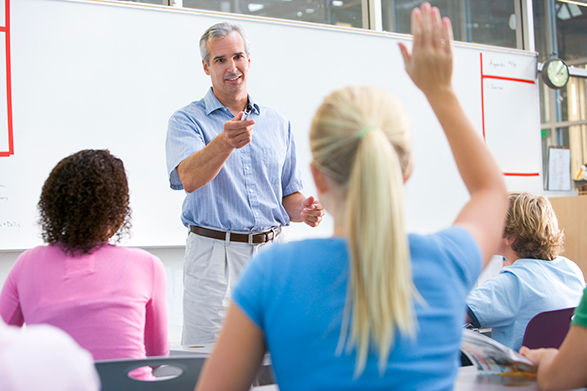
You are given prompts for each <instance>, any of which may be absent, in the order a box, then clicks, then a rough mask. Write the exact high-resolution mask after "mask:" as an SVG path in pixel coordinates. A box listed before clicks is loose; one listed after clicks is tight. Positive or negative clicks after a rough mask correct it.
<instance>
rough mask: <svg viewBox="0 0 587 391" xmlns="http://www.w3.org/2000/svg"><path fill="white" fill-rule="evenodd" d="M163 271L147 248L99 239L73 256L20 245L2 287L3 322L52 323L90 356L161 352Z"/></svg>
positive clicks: (164, 341)
mask: <svg viewBox="0 0 587 391" xmlns="http://www.w3.org/2000/svg"><path fill="white" fill-rule="evenodd" d="M165 295H166V280H165V270H164V268H163V264H162V263H161V261H160V260H159V259H158V258H157V257H155V256H153V255H151V254H150V253H148V252H146V251H144V250H140V249H131V248H124V247H117V246H112V245H106V246H104V247H102V248H100V249H99V250H97V251H95V252H94V253H92V254H90V255H85V256H82V257H76V258H73V257H71V256H69V255H66V254H65V253H64V252H63V251H62V250H61V249H60V248H59V246H55V245H52V246H40V247H36V248H33V249H31V250H28V251H25V252H24V253H23V254H22V255H21V256H20V257H19V258H18V259H17V261H16V263H15V265H14V267H13V268H12V270H11V271H10V274H9V275H8V278H7V280H6V282H5V284H4V287H3V288H2V294H1V295H0V315H1V316H2V318H4V321H5V322H6V323H8V324H10V325H17V326H22V324H23V323H26V324H29V325H32V324H40V323H46V324H50V325H53V326H56V327H58V328H60V329H62V330H64V331H66V332H67V333H68V334H69V335H71V336H72V337H73V339H75V341H76V342H77V343H78V344H79V345H81V346H82V347H83V348H85V349H87V350H89V351H90V353H92V355H93V357H94V360H105V359H114V358H142V357H145V356H164V355H168V354H169V340H168V336H167V307H166V299H165Z"/></svg>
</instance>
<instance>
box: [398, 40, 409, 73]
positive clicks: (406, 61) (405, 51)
mask: <svg viewBox="0 0 587 391" xmlns="http://www.w3.org/2000/svg"><path fill="white" fill-rule="evenodd" d="M397 45H398V46H399V50H400V52H401V54H402V57H403V58H404V66H405V67H407V66H408V64H409V63H410V60H411V59H412V55H411V54H410V52H409V51H408V48H407V47H406V45H404V44H403V43H401V42H398V44H397Z"/></svg>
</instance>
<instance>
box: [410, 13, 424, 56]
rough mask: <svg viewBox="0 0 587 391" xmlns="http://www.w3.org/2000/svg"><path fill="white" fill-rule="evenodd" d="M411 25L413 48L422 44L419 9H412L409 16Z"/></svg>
mask: <svg viewBox="0 0 587 391" xmlns="http://www.w3.org/2000/svg"><path fill="white" fill-rule="evenodd" d="M410 23H411V25H412V36H413V37H414V47H416V46H420V45H421V44H422V39H423V34H422V12H421V11H420V9H419V8H414V9H413V10H412V16H411V22H410Z"/></svg>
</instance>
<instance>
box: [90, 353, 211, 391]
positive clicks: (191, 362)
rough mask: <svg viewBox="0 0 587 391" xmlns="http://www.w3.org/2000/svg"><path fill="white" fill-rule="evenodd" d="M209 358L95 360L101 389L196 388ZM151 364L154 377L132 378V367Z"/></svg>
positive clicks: (185, 390) (190, 390) (158, 390)
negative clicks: (130, 374) (151, 378)
mask: <svg viewBox="0 0 587 391" xmlns="http://www.w3.org/2000/svg"><path fill="white" fill-rule="evenodd" d="M205 360H206V357H202V356H193V355H190V356H169V357H167V356H166V357H148V358H140V359H120V360H101V361H95V363H94V365H95V366H96V370H97V371H98V375H99V376H100V381H101V383H102V388H101V390H102V391H163V390H174V391H193V390H194V388H195V386H196V382H197V381H198V377H199V376H200V371H201V370H202V366H203V365H204V361H205ZM145 366H151V367H156V369H154V370H153V375H154V377H155V379H153V380H152V381H145V380H138V379H133V378H131V377H129V375H128V373H129V372H130V371H132V370H133V369H136V368H140V367H145Z"/></svg>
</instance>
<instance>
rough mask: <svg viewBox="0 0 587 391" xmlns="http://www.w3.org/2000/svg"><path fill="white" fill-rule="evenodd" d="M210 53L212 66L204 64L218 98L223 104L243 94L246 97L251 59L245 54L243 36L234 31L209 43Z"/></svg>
mask: <svg viewBox="0 0 587 391" xmlns="http://www.w3.org/2000/svg"><path fill="white" fill-rule="evenodd" d="M208 51H209V52H210V60H209V61H210V65H208V64H206V63H205V62H204V61H202V64H203V66H204V72H206V74H207V75H209V76H210V78H211V80H212V87H213V88H214V94H215V95H216V97H217V98H218V99H219V100H220V101H221V102H223V98H224V99H226V98H228V99H234V98H239V95H241V94H244V95H245V96H246V93H247V79H248V76H249V67H250V65H251V59H250V58H249V57H248V56H247V53H245V44H244V42H243V38H242V37H241V35H240V34H239V33H238V32H236V31H233V32H231V33H230V34H228V35H227V36H226V37H224V38H220V39H216V40H213V41H209V42H208ZM223 103H225V102H223Z"/></svg>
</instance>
